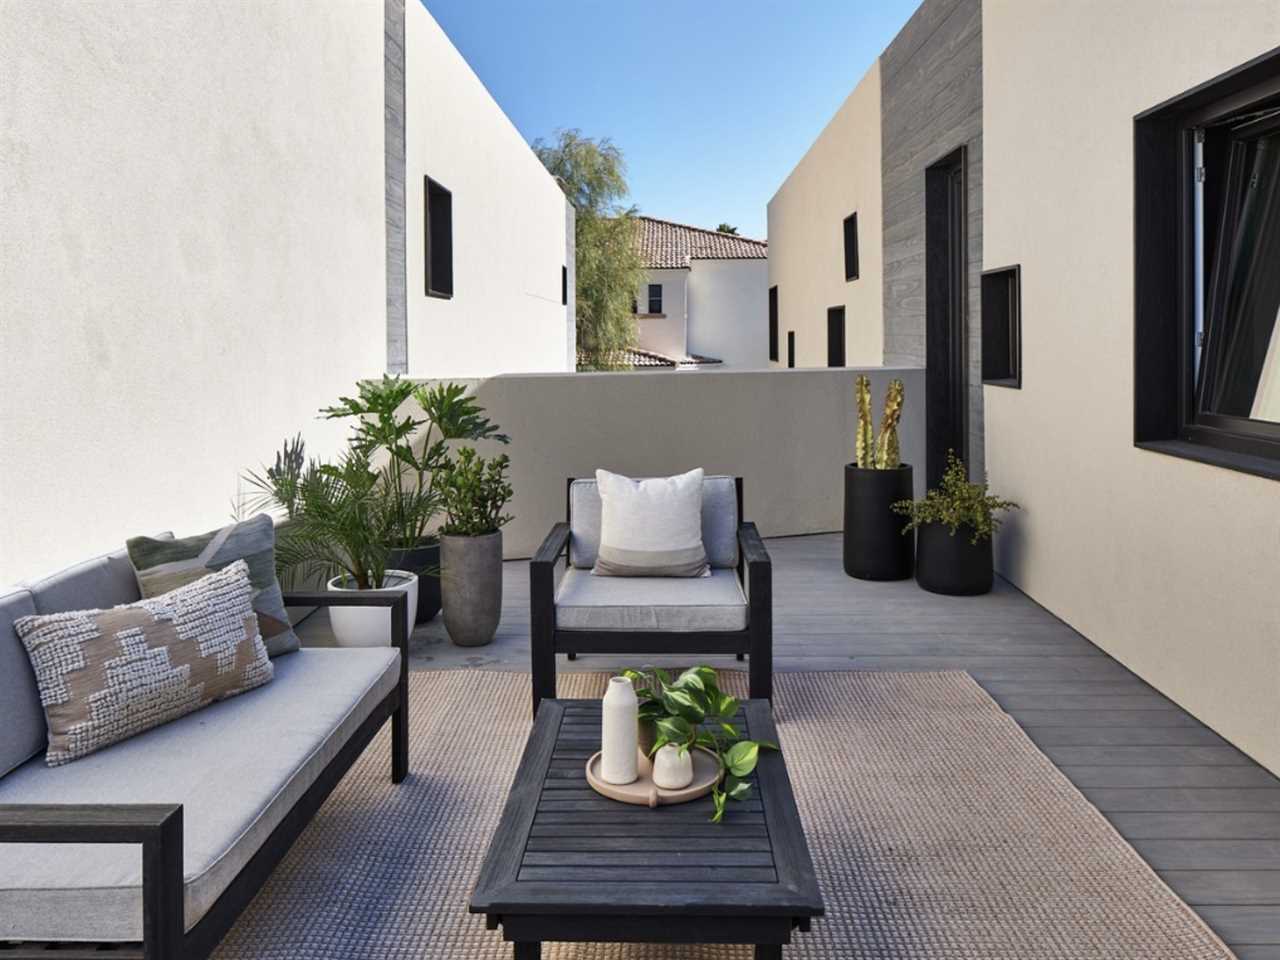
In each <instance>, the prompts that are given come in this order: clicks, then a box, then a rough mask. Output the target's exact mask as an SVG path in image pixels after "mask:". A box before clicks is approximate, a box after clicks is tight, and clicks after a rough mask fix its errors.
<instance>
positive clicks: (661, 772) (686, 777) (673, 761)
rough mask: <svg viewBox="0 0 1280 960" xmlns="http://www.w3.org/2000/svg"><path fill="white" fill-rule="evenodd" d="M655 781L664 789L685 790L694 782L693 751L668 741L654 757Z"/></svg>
mask: <svg viewBox="0 0 1280 960" xmlns="http://www.w3.org/2000/svg"><path fill="white" fill-rule="evenodd" d="M653 782H654V783H655V784H657V785H658V786H659V787H661V788H662V789H663V790H683V789H684V788H685V787H687V786H688V785H689V784H691V783H693V753H692V751H689V750H685V751H684V752H683V753H681V752H680V748H679V747H677V746H675V745H674V744H671V743H668V744H667V745H666V746H665V747H663V748H662V749H661V750H659V751H658V753H657V755H656V756H655V757H654V758H653Z"/></svg>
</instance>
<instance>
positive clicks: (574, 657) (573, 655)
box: [566, 653, 578, 660]
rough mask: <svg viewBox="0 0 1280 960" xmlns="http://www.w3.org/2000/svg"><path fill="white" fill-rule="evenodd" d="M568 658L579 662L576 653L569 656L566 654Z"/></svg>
mask: <svg viewBox="0 0 1280 960" xmlns="http://www.w3.org/2000/svg"><path fill="white" fill-rule="evenodd" d="M566 656H567V657H568V658H569V659H570V660H577V659H578V655H577V654H576V653H569V654H566Z"/></svg>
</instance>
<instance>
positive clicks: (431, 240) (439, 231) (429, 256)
mask: <svg viewBox="0 0 1280 960" xmlns="http://www.w3.org/2000/svg"><path fill="white" fill-rule="evenodd" d="M422 183H423V196H422V214H423V217H422V219H423V224H422V238H423V252H422V268H423V274H424V275H425V278H424V288H425V293H426V295H427V296H428V297H432V298H434V299H437V300H451V299H453V191H451V190H449V189H448V188H447V187H445V186H443V185H442V184H440V183H439V182H438V181H436V180H433V179H431V177H429V176H424V177H423V178H422Z"/></svg>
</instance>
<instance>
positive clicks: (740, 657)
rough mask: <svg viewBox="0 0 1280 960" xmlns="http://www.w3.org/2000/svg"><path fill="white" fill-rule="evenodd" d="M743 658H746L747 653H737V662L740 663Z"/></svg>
mask: <svg viewBox="0 0 1280 960" xmlns="http://www.w3.org/2000/svg"><path fill="white" fill-rule="evenodd" d="M745 659H747V655H746V654H745V653H740V654H738V662H739V663H741V662H742V661H743V660H745Z"/></svg>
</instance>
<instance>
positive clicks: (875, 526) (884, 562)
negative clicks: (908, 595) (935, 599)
mask: <svg viewBox="0 0 1280 960" xmlns="http://www.w3.org/2000/svg"><path fill="white" fill-rule="evenodd" d="M913 495H914V494H913V490H912V486H911V464H909V463H904V464H903V465H902V466H900V467H898V468H896V469H894V470H864V469H863V468H861V467H856V466H854V465H853V464H852V463H850V464H846V465H845V468H844V572H845V573H847V574H848V575H849V576H851V577H857V578H858V579H859V580H906V579H908V578H910V576H911V571H912V568H913V566H914V558H915V540H914V538H913V537H912V536H911V535H910V534H907V535H903V533H902V528H903V527H904V526H906V524H907V518H906V517H904V516H902V515H901V514H897V513H894V512H893V510H892V509H891V506H892V505H893V504H894V503H896V502H897V501H899V500H910V499H911V498H912V496H913Z"/></svg>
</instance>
